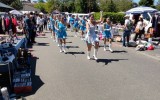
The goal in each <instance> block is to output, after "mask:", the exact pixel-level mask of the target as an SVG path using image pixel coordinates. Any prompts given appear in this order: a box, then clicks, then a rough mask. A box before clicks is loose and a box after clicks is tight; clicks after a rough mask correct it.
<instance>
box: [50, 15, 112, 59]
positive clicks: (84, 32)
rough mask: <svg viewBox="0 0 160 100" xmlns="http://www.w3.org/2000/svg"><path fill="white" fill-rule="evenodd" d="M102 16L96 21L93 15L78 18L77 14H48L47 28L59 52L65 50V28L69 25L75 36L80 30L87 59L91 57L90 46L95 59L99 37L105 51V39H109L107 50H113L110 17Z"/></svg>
mask: <svg viewBox="0 0 160 100" xmlns="http://www.w3.org/2000/svg"><path fill="white" fill-rule="evenodd" d="M103 21H104V20H103V18H102V13H101V18H100V20H98V21H96V20H95V19H94V16H93V15H90V16H89V17H87V16H83V17H82V18H79V17H78V15H76V16H74V15H69V16H65V15H50V18H49V21H48V22H49V25H48V27H49V30H50V31H51V38H53V41H55V42H57V45H58V46H59V48H60V52H66V38H67V32H66V30H67V28H69V27H70V31H71V32H74V34H75V37H77V36H78V34H79V33H78V32H79V31H80V32H81V34H80V37H81V40H84V41H86V46H87V59H91V57H90V53H91V48H92V46H94V53H93V58H94V59H95V60H97V59H98V58H97V52H98V48H99V41H100V37H102V38H103V40H104V51H106V50H107V49H106V47H107V46H106V41H107V40H108V41H109V50H110V52H113V50H112V48H111V43H112V36H113V35H112V33H111V29H112V24H111V21H110V18H107V19H106V21H104V22H103Z"/></svg>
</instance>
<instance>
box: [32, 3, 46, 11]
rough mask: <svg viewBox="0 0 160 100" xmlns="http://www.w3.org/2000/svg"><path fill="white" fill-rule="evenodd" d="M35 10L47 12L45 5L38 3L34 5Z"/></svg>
mask: <svg viewBox="0 0 160 100" xmlns="http://www.w3.org/2000/svg"><path fill="white" fill-rule="evenodd" d="M34 7H35V8H37V9H40V11H41V12H46V8H45V7H46V4H45V3H37V4H35V5H34Z"/></svg>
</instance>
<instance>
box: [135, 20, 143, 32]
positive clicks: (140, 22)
mask: <svg viewBox="0 0 160 100" xmlns="http://www.w3.org/2000/svg"><path fill="white" fill-rule="evenodd" d="M136 28H138V29H139V30H143V23H142V21H138V23H137V26H136Z"/></svg>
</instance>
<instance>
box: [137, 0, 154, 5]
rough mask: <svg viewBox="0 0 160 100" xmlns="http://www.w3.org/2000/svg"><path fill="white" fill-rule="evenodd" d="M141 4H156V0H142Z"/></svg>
mask: <svg viewBox="0 0 160 100" xmlns="http://www.w3.org/2000/svg"><path fill="white" fill-rule="evenodd" d="M139 5H141V6H149V7H150V6H151V5H154V0H140V1H139Z"/></svg>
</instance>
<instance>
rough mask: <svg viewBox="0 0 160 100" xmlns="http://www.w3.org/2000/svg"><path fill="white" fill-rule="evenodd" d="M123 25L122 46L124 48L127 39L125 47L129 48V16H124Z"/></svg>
mask: <svg viewBox="0 0 160 100" xmlns="http://www.w3.org/2000/svg"><path fill="white" fill-rule="evenodd" d="M124 17H125V23H124V33H123V46H124V47H126V44H125V43H126V38H127V46H129V37H130V33H131V29H132V23H131V21H130V20H129V15H125V16H124Z"/></svg>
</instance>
